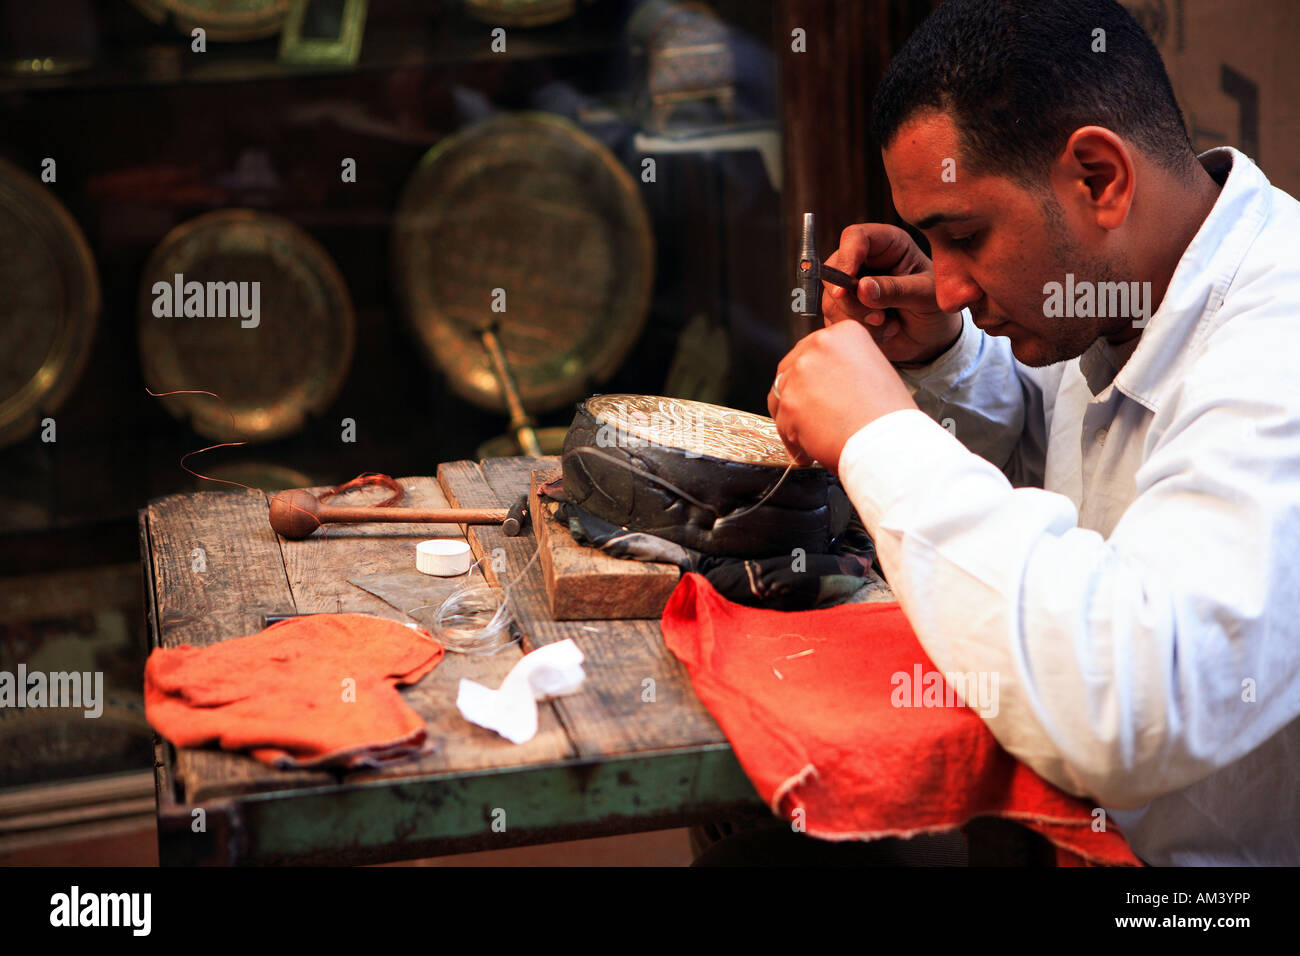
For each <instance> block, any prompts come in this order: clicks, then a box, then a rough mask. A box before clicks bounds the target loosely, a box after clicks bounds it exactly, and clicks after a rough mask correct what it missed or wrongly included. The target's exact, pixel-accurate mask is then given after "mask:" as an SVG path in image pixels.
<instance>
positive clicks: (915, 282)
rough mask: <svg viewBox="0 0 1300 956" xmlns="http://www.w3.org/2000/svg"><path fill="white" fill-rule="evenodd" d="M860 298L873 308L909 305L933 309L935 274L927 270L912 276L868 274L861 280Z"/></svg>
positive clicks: (866, 305) (895, 307) (864, 305)
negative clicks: (929, 273)
mask: <svg viewBox="0 0 1300 956" xmlns="http://www.w3.org/2000/svg"><path fill="white" fill-rule="evenodd" d="M858 301H859V302H860V303H861V304H862V306H863V307H865V308H867V309H872V310H881V309H908V310H910V311H913V312H922V313H924V312H933V311H934V308H935V303H934V277H933V276H931V275H928V274H926V273H919V274H917V275H910V276H868V277H867V278H864V279H861V280H859V282H858Z"/></svg>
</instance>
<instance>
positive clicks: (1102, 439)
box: [1097, 428, 1106, 445]
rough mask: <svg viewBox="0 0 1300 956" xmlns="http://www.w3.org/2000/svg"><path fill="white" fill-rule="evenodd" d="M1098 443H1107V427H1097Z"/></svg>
mask: <svg viewBox="0 0 1300 956" xmlns="http://www.w3.org/2000/svg"><path fill="white" fill-rule="evenodd" d="M1097 444H1098V445H1104V444H1106V429H1104V428H1098V429H1097Z"/></svg>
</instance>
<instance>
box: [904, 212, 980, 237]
mask: <svg viewBox="0 0 1300 956" xmlns="http://www.w3.org/2000/svg"><path fill="white" fill-rule="evenodd" d="M973 218H975V216H974V213H953V212H936V213H933V214H931V215H929V216H926V217H925V218H924V219H922V220H921V221H920V222H914V223H912V225H914V226H915V227H916V228H917V229H920V230H921V231H922V232H925V230H927V229H932V228H934V227H935V226H937V225H939V223H941V222H960V221H962V220H963V219H973Z"/></svg>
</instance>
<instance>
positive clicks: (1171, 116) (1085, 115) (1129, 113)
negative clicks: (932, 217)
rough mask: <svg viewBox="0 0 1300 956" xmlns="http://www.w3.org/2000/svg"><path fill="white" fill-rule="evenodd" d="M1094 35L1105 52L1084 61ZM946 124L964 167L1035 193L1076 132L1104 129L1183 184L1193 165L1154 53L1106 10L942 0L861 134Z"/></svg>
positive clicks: (879, 137)
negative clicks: (926, 120) (919, 118)
mask: <svg viewBox="0 0 1300 956" xmlns="http://www.w3.org/2000/svg"><path fill="white" fill-rule="evenodd" d="M1099 29H1100V30H1104V31H1105V33H1104V41H1105V52H1104V53H1102V52H1093V47H1094V44H1095V42H1096V41H1097V40H1098V38H1100V37H1102V35H1101V34H1096V33H1095V32H1094V31H1096V30H1099ZM931 109H934V110H941V111H943V112H946V113H948V114H949V115H950V116H951V117H952V118H953V122H954V123H955V124H956V125H957V129H958V130H959V133H960V136H961V144H962V150H963V153H964V154H965V155H964V156H963V157H962V162H963V164H965V165H968V166H970V167H972V168H973V169H974V170H975V171H977V172H987V173H998V174H1001V175H1005V176H1009V177H1010V178H1012V179H1016V180H1018V181H1020V182H1023V183H1026V184H1041V182H1042V180H1043V177H1044V175H1045V173H1046V171H1047V169H1048V167H1049V166H1050V164H1051V162H1052V161H1053V160H1054V159H1055V158H1056V157H1057V156H1059V155H1060V152H1061V150H1062V149H1064V148H1065V143H1066V141H1067V140H1068V139H1069V137H1070V134H1071V133H1073V132H1074V131H1075V130H1076V129H1078V128H1079V127H1080V126H1090V125H1095V126H1104V127H1106V128H1107V129H1109V130H1111V131H1113V132H1115V133H1118V134H1119V135H1120V136H1123V137H1124V138H1125V139H1127V140H1129V141H1130V142H1131V143H1133V144H1134V145H1136V146H1137V147H1138V149H1140V150H1141V151H1142V152H1143V153H1145V154H1146V155H1147V156H1148V157H1150V158H1151V160H1153V161H1154V162H1155V163H1157V164H1158V165H1160V166H1161V167H1163V168H1165V169H1168V170H1170V171H1171V172H1174V173H1177V174H1181V175H1186V174H1187V173H1189V172H1190V171H1191V169H1193V168H1194V167H1193V165H1192V164H1193V162H1194V154H1193V152H1192V146H1191V142H1190V141H1189V140H1188V138H1187V130H1186V127H1184V125H1183V115H1182V112H1181V111H1180V110H1179V109H1178V101H1177V100H1176V99H1175V98H1174V91H1173V88H1172V87H1171V86H1170V85H1169V76H1168V74H1167V73H1166V72H1165V66H1164V63H1163V61H1162V60H1161V59H1160V53H1159V52H1158V51H1157V50H1156V47H1155V44H1154V43H1152V42H1151V38H1150V37H1149V36H1147V34H1146V32H1145V31H1144V30H1143V29H1142V28H1141V27H1140V26H1139V25H1138V24H1137V23H1136V22H1135V21H1134V19H1133V17H1132V16H1130V15H1129V13H1128V11H1127V10H1125V9H1124V8H1123V7H1122V6H1121V5H1120V4H1119V3H1117V2H1115V0H945V2H943V3H941V4H940V5H939V6H938V7H937V8H936V9H935V10H934V12H933V13H931V14H930V16H929V17H928V18H927V19H926V20H925V22H924V23H922V24H921V25H920V26H919V27H918V28H917V29H916V31H915V32H914V33H913V34H912V36H911V37H909V38H908V41H907V43H906V44H904V45H903V48H902V50H900V51H899V52H898V55H897V56H895V57H894V59H893V61H892V62H891V63H890V64H889V69H888V70H887V71H886V73H885V77H884V79H883V80H882V81H881V83H880V88H879V89H878V90H877V91H876V98H875V103H874V107H873V111H872V118H871V132H872V135H873V136H874V137H875V139H876V142H878V143H879V144H880V145H881V146H888V145H889V143H890V141H891V140H892V139H893V138H894V135H895V134H896V133H897V132H898V130H899V127H901V126H902V125H903V124H904V123H905V122H907V121H908V120H910V119H912V118H913V117H915V116H916V115H918V114H920V113H923V112H926V111H928V110H931Z"/></svg>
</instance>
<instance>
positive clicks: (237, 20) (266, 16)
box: [132, 0, 289, 41]
mask: <svg viewBox="0 0 1300 956" xmlns="http://www.w3.org/2000/svg"><path fill="white" fill-rule="evenodd" d="M132 2H133V3H134V4H135V5H136V6H137V7H138V8H139V9H140V11H141V12H142V13H144V15H145V16H147V17H149V19H151V20H153V21H154V22H155V23H161V22H162V21H163V20H165V19H166V17H167V14H169V13H170V14H171V15H172V18H173V19H174V20H175V23H176V28H177V29H178V30H180V31H181V32H182V33H189V32H191V31H192V30H193V29H194V28H195V27H202V28H203V29H204V31H205V32H206V33H207V36H208V39H209V40H223V41H234V40H260V39H262V38H263V37H269V36H274V35H275V34H277V33H279V32H280V28H281V27H283V26H284V18H285V17H286V16H288V14H289V0H132Z"/></svg>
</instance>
